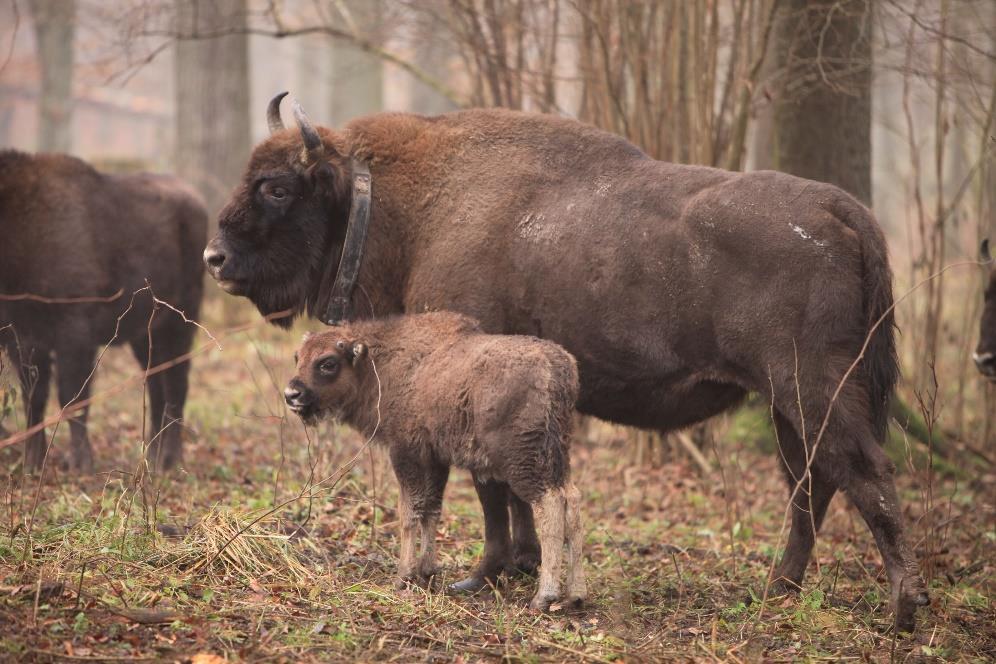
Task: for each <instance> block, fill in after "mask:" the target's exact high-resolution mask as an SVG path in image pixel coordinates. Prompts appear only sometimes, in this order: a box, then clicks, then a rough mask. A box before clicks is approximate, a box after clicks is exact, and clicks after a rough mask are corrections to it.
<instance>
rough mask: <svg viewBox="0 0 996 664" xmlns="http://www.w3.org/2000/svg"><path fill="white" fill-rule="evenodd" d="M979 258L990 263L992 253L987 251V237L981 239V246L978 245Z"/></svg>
mask: <svg viewBox="0 0 996 664" xmlns="http://www.w3.org/2000/svg"><path fill="white" fill-rule="evenodd" d="M979 260H981V261H982V262H983V263H992V262H993V255H992V254H991V253H989V238H986V239H985V240H983V241H982V246H981V247H979Z"/></svg>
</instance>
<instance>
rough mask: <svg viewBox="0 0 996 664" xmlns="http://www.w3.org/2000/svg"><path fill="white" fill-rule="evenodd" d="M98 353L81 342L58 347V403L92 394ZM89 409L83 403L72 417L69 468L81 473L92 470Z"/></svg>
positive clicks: (70, 423)
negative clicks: (87, 420)
mask: <svg viewBox="0 0 996 664" xmlns="http://www.w3.org/2000/svg"><path fill="white" fill-rule="evenodd" d="M95 355H96V353H95V350H94V349H93V348H80V347H79V346H69V347H62V348H59V349H58V350H57V351H56V359H57V360H58V363H59V364H58V369H59V371H58V374H57V375H58V384H59V404H60V405H61V406H62V408H63V410H66V409H67V408H69V407H70V406H72V405H73V404H75V403H78V402H81V401H86V400H87V399H89V398H90V384H91V382H92V380H93V375H92V372H93V361H94V357H95ZM88 411H89V407H87V406H84V407H83V408H80V409H79V410H76V411H74V412H73V413H72V415H71V416H70V418H69V468H70V469H71V470H74V471H76V472H79V473H81V474H90V473H92V472H93V448H91V447H90V437H89V435H88V434H87V429H86V418H87V413H88Z"/></svg>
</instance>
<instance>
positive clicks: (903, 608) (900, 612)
mask: <svg viewBox="0 0 996 664" xmlns="http://www.w3.org/2000/svg"><path fill="white" fill-rule="evenodd" d="M929 604H930V596H929V595H928V594H927V588H926V586H925V585H924V583H923V579H921V578H920V577H918V576H916V577H909V576H908V577H906V578H905V579H903V582H902V584H901V588H900V590H899V596H898V597H897V598H896V600H895V602H894V606H895V611H896V631H899V632H909V633H912V632H913V630H914V629H916V610H917V608H919V607H921V606H928V605H929Z"/></svg>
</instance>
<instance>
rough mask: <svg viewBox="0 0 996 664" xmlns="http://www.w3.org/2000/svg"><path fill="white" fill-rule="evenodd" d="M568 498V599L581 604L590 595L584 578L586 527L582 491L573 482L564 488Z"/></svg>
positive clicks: (565, 495)
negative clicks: (582, 509) (583, 517)
mask: <svg viewBox="0 0 996 664" xmlns="http://www.w3.org/2000/svg"><path fill="white" fill-rule="evenodd" d="M564 498H565V500H566V510H567V512H566V515H565V518H566V522H567V523H566V527H565V529H564V530H565V537H566V539H567V601H568V602H569V603H571V604H581V602H583V601H584V600H585V598H586V597H587V596H588V585H587V583H586V582H585V578H584V562H583V559H582V552H581V547H582V544H583V542H584V528H583V526H582V523H581V492H580V491H578V488H577V487H576V486H574V484H573V483H568V484H567V486H566V487H565V489H564Z"/></svg>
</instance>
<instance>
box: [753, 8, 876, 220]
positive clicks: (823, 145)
mask: <svg viewBox="0 0 996 664" xmlns="http://www.w3.org/2000/svg"><path fill="white" fill-rule="evenodd" d="M777 38H778V43H777V45H776V52H777V53H778V58H779V62H778V64H779V66H780V69H781V70H782V74H783V76H782V81H783V84H782V86H781V90H780V92H779V94H778V100H777V103H776V107H775V123H774V131H773V136H774V150H775V152H774V154H775V164H776V166H777V168H778V169H779V170H782V171H785V172H787V173H792V174H794V175H799V176H801V177H805V178H810V179H813V180H819V181H821V182H830V183H832V184H835V185H837V186H839V187H841V188H842V189H844V190H845V191H848V192H849V193H851V194H852V195H853V196H855V197H856V198H858V199H859V200H860V201H862V202H863V203H865V204H866V205H871V198H872V191H871V72H872V50H871V4H870V2H869V1H868V0H785V1H783V2H782V6H781V9H780V16H779V24H778V37H777Z"/></svg>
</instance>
